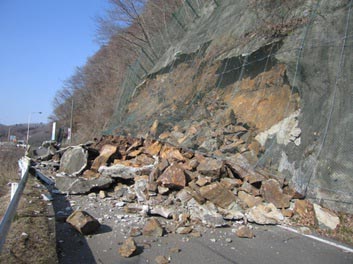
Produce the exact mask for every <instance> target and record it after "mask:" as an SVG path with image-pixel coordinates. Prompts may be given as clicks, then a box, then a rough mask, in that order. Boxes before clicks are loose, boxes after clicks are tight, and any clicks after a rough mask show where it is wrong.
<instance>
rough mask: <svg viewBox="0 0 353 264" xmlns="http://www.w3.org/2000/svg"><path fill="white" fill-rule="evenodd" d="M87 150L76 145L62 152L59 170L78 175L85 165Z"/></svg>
mask: <svg viewBox="0 0 353 264" xmlns="http://www.w3.org/2000/svg"><path fill="white" fill-rule="evenodd" d="M87 158H88V152H87V150H86V149H84V148H82V147H79V146H76V147H72V148H69V149H68V150H66V151H65V152H64V154H63V155H62V157H61V159H60V171H61V172H65V173H67V174H70V175H78V174H80V173H81V172H83V170H84V169H85V168H86V167H87Z"/></svg>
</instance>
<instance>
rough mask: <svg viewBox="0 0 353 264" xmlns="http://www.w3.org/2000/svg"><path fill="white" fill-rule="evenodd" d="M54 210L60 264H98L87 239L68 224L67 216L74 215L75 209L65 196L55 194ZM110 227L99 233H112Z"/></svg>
mask: <svg viewBox="0 0 353 264" xmlns="http://www.w3.org/2000/svg"><path fill="white" fill-rule="evenodd" d="M52 196H53V208H54V212H55V216H56V221H55V230H56V251H57V254H58V259H59V263H61V264H72V263H86V264H89V263H97V261H96V260H95V259H94V256H93V253H92V251H91V249H90V247H89V245H88V243H87V238H86V237H85V236H83V235H81V234H80V233H79V232H77V231H76V230H75V229H74V228H72V226H71V225H70V224H68V223H66V221H65V220H66V219H65V216H67V215H69V214H71V213H72V211H73V209H72V207H71V205H70V203H69V201H68V200H67V199H66V196H65V195H61V194H54V193H52ZM110 231H111V228H110V227H109V226H105V225H103V226H101V228H100V229H99V231H98V233H106V232H110Z"/></svg>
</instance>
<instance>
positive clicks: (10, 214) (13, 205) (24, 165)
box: [0, 158, 30, 252]
mask: <svg viewBox="0 0 353 264" xmlns="http://www.w3.org/2000/svg"><path fill="white" fill-rule="evenodd" d="M29 163H30V159H28V158H22V159H21V160H20V161H19V164H20V168H21V169H22V170H23V169H25V170H24V171H22V179H21V181H20V183H19V184H18V188H17V190H16V192H15V194H14V196H13V198H12V200H11V202H10V205H9V207H8V208H7V210H6V213H5V215H4V217H3V219H2V221H1V223H0V252H1V250H2V247H3V245H4V244H5V241H6V236H7V233H8V232H9V229H10V226H11V222H12V219H13V218H14V216H15V213H16V209H17V205H18V202H19V200H20V198H21V195H22V193H23V190H24V188H25V186H26V182H27V179H28V174H29V173H28V171H29Z"/></svg>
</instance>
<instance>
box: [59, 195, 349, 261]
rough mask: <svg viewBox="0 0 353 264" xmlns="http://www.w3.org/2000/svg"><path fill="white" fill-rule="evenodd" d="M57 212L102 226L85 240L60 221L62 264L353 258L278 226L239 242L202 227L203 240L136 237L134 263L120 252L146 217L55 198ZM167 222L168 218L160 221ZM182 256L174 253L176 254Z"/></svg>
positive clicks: (105, 203)
mask: <svg viewBox="0 0 353 264" xmlns="http://www.w3.org/2000/svg"><path fill="white" fill-rule="evenodd" d="M54 198H55V199H54V202H53V204H54V209H55V211H56V212H58V211H59V210H61V211H65V210H66V211H69V210H72V209H78V208H80V209H84V210H86V211H87V212H89V213H90V214H92V215H93V216H94V217H96V218H98V219H99V220H100V222H101V223H102V226H101V228H100V230H99V231H98V233H97V234H95V235H92V236H81V235H80V234H79V233H78V232H77V231H75V230H74V229H72V228H71V227H70V226H69V225H68V224H67V223H65V222H57V224H56V232H57V241H58V243H57V245H58V251H59V261H60V263H65V264H66V263H67V264H68V263H70V264H72V263H104V264H109V263H155V258H156V257H157V256H159V255H163V256H165V257H167V258H168V257H170V263H183V264H185V263H200V264H208V263H217V264H221V263H239V264H247V263H249V264H250V263H251V264H252V263H271V264H272V263H293V264H294V263H295V264H297V263H312V264H315V263H318V264H325V263H327V264H332V263H335V264H339V263H347V264H348V263H349V264H352V263H353V253H349V252H344V251H343V250H341V249H338V248H336V247H333V246H331V245H327V244H325V243H322V242H319V241H315V240H313V239H311V238H308V237H305V236H302V235H300V234H296V233H293V232H290V231H287V230H284V229H282V228H280V227H277V226H257V225H253V227H254V233H255V235H256V237H255V238H254V239H246V238H238V237H237V236H236V235H235V233H234V228H235V227H227V228H219V229H208V228H201V229H200V231H201V233H202V236H201V237H192V236H191V235H178V234H168V235H166V236H164V237H161V238H151V237H145V236H139V237H136V238H135V241H136V243H137V245H138V252H137V254H136V255H135V256H133V257H131V258H123V257H121V256H120V255H119V253H118V248H119V247H120V245H121V243H122V242H123V241H124V240H125V239H126V238H127V237H128V233H129V230H130V228H131V227H132V226H139V227H141V226H142V225H143V224H142V223H143V220H144V219H143V217H142V216H140V215H135V214H131V215H126V214H125V213H124V212H123V211H122V209H119V208H113V207H112V206H111V204H112V203H113V201H111V200H109V199H108V200H101V199H88V198H87V196H71V197H68V198H66V197H65V196H62V195H54ZM161 222H163V219H161ZM173 248H178V249H179V250H180V251H179V252H176V253H173V252H172V251H171V249H173Z"/></svg>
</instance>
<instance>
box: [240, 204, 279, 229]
mask: <svg viewBox="0 0 353 264" xmlns="http://www.w3.org/2000/svg"><path fill="white" fill-rule="evenodd" d="M246 217H247V219H248V221H249V222H255V223H257V224H260V225H275V224H278V223H280V222H281V221H283V220H284V217H283V215H282V214H281V212H280V211H279V210H278V209H277V208H276V206H274V205H273V204H271V203H270V204H259V205H257V206H254V207H252V208H250V209H249V210H248V211H247V213H246Z"/></svg>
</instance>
